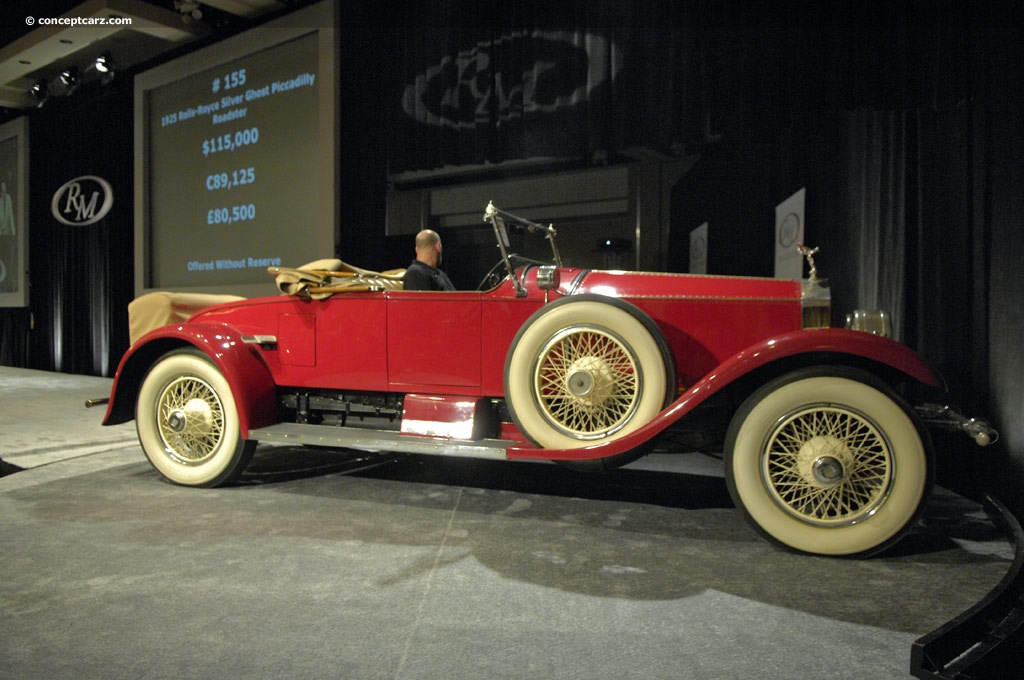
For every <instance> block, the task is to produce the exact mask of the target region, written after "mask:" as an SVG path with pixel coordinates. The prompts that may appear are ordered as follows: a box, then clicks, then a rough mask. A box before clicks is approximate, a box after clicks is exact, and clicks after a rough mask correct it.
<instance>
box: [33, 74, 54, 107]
mask: <svg viewBox="0 0 1024 680" xmlns="http://www.w3.org/2000/svg"><path fill="white" fill-rule="evenodd" d="M28 93H29V96H31V97H32V99H34V100H35V101H36V106H42V105H43V102H45V101H46V98H47V97H49V96H50V84H49V83H48V82H46V79H45V78H40V79H39V80H37V81H36V82H35V84H33V85H32V87H30V88H29V89H28Z"/></svg>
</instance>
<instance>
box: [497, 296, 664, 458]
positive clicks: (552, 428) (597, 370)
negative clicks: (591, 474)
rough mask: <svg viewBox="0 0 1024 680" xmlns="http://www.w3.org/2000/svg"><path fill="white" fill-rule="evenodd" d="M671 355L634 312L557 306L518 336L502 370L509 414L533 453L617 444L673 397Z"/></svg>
mask: <svg viewBox="0 0 1024 680" xmlns="http://www.w3.org/2000/svg"><path fill="white" fill-rule="evenodd" d="M674 388H675V380H674V366H673V363H672V357H671V353H670V352H669V350H668V347H667V344H666V343H665V340H664V338H663V337H662V336H661V333H660V331H659V330H658V328H657V326H656V325H655V324H654V322H653V321H651V319H650V318H649V317H647V316H646V315H645V314H643V312H641V311H640V310H639V309H637V308H636V307H634V306H633V305H631V304H629V303H626V302H623V301H621V300H617V299H614V298H606V297H604V296H599V295H579V296H572V297H568V298H562V299H561V300H558V301H556V302H553V303H551V304H549V305H546V306H545V307H543V308H541V309H540V310H539V311H538V312H537V313H536V314H534V315H533V316H532V317H530V319H528V320H527V322H526V323H525V324H524V325H523V327H522V328H521V329H520V330H519V333H518V334H517V335H516V337H515V339H514V340H513V341H512V348H511V350H510V351H509V355H508V358H507V360H506V362H505V391H506V397H507V401H508V405H509V411H510V412H511V414H512V417H513V420H514V421H515V422H516V425H517V426H518V427H519V430H520V431H521V432H522V433H523V435H524V436H526V437H527V438H528V439H529V440H530V441H531V442H532V443H533V444H534V445H535V446H538V447H541V448H550V449H571V448H579V447H582V446H588V445H590V444H594V443H597V442H602V441H608V440H610V439H615V438H619V437H622V436H624V435H626V434H628V433H630V432H632V431H634V430H636V429H638V428H639V427H641V426H643V425H645V424H646V423H648V422H649V421H650V420H651V419H652V418H654V416H656V415H657V414H658V413H659V412H660V411H661V409H662V408H664V407H665V406H666V405H667V404H668V402H669V401H670V398H671V396H672V395H673V394H674Z"/></svg>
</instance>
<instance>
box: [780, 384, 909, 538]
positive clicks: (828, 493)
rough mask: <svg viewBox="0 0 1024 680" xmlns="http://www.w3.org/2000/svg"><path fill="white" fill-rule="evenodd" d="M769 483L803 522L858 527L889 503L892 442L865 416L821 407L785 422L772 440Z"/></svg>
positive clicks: (892, 467) (788, 508) (801, 412)
mask: <svg viewBox="0 0 1024 680" xmlns="http://www.w3.org/2000/svg"><path fill="white" fill-rule="evenodd" d="M762 466H763V469H762V474H763V475H764V479H765V483H766V485H767V487H768V489H769V490H770V491H771V493H772V494H773V495H774V497H775V500H776V502H777V503H779V505H780V506H781V507H782V508H784V509H785V510H787V511H788V512H790V513H791V514H793V516H794V517H797V518H798V519H801V520H804V521H807V522H810V523H821V524H826V525H840V524H846V523H853V522H857V521H860V520H862V519H864V518H865V517H868V516H870V515H871V514H872V513H873V512H874V511H875V509H876V508H878V506H879V505H880V504H881V503H882V502H884V500H885V497H886V495H887V494H888V492H889V489H890V486H891V483H892V480H893V476H894V473H895V470H894V465H893V456H892V453H891V450H890V447H889V444H888V442H887V441H886V440H885V438H884V437H883V436H882V434H881V433H880V431H879V429H878V427H877V426H876V425H874V424H873V423H872V422H870V421H869V420H867V419H866V418H865V417H864V416H863V415H861V414H858V413H856V412H854V411H851V410H848V409H844V408H838V407H835V406H830V405H824V404H823V405H816V406H813V407H811V408H807V409H802V410H800V411H798V412H797V413H795V414H792V415H790V416H788V417H786V418H784V419H783V420H782V421H781V422H780V424H779V425H778V427H777V428H776V429H775V430H774V431H773V432H772V433H771V434H770V435H769V440H768V443H767V444H766V446H765V455H764V458H763V461H762Z"/></svg>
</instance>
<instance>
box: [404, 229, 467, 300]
mask: <svg viewBox="0 0 1024 680" xmlns="http://www.w3.org/2000/svg"><path fill="white" fill-rule="evenodd" d="M439 264H441V237H440V236H438V235H437V232H435V231H433V230H431V229H424V230H423V231H421V232H420V233H418V234H416V259H415V260H413V261H412V264H410V265H409V267H408V268H407V269H406V270H405V277H404V278H403V279H402V289H403V290H455V286H453V285H452V282H451V281H450V280H449V279H448V275H447V274H445V273H444V272H443V271H441V270H440V269H438V268H437V266H438V265H439Z"/></svg>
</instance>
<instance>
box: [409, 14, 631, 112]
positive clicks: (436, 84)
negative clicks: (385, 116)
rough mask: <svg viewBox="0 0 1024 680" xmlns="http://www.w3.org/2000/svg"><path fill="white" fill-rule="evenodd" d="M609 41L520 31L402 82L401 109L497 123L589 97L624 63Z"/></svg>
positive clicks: (583, 35) (585, 35) (565, 106)
mask: <svg viewBox="0 0 1024 680" xmlns="http://www.w3.org/2000/svg"><path fill="white" fill-rule="evenodd" d="M621 66H622V64H621V56H620V55H619V53H618V51H617V50H616V49H615V46H614V45H613V44H612V43H611V42H610V41H608V40H607V39H605V38H603V37H601V36H597V35H593V34H589V33H572V32H543V31H536V32H532V33H524V32H515V33H510V34H508V35H506V36H503V37H501V38H498V39H496V40H493V41H486V42H480V43H478V44H477V45H476V46H475V47H472V48H470V49H466V50H462V51H460V52H459V53H458V54H456V55H454V56H445V57H443V58H442V59H441V60H440V61H439V62H438V63H435V64H433V65H430V66H427V67H426V68H425V69H424V70H423V71H422V72H420V73H419V74H418V75H416V76H415V78H414V79H413V81H412V82H411V83H408V84H407V85H406V86H405V90H404V92H403V95H402V108H403V110H404V111H405V113H406V114H407V115H408V116H410V117H412V118H413V119H415V120H416V121H418V122H420V123H423V124H426V125H431V126H439V127H443V128H448V129H452V130H467V129H471V128H481V127H485V128H492V129H493V128H500V127H501V126H502V125H504V124H507V123H509V122H510V121H513V120H515V119H521V118H523V117H524V116H527V115H528V114H534V113H539V114H550V113H555V112H558V111H561V110H564V109H568V108H572V107H575V106H577V105H578V104H580V103H583V102H586V101H588V100H589V99H590V97H591V95H592V93H593V92H594V90H595V89H597V88H599V87H601V86H602V85H604V84H606V83H610V82H611V81H612V80H613V79H614V78H615V76H616V74H617V73H618V71H619V70H620V69H621Z"/></svg>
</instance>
